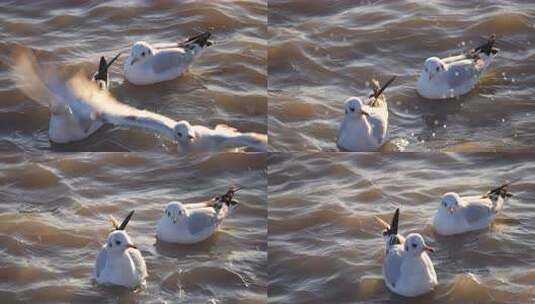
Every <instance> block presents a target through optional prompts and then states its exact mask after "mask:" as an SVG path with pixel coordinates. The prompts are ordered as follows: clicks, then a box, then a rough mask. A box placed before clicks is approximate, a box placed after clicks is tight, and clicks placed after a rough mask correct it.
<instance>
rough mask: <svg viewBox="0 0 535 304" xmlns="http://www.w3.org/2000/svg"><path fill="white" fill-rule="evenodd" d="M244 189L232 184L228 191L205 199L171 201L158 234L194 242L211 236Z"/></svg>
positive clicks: (170, 240)
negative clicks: (235, 197)
mask: <svg viewBox="0 0 535 304" xmlns="http://www.w3.org/2000/svg"><path fill="white" fill-rule="evenodd" d="M240 189H241V188H236V187H230V188H229V189H228V191H227V192H226V193H225V194H224V195H221V196H216V197H215V198H214V199H212V200H210V201H207V202H202V203H196V204H182V203H180V202H170V203H169V204H168V205H167V207H166V208H165V212H164V215H163V216H162V217H161V219H160V221H159V222H158V226H157V227H156V237H157V238H158V240H161V241H164V242H168V243H178V244H193V243H198V242H201V241H204V240H206V239H208V238H209V237H211V236H212V235H213V234H214V233H215V232H216V231H217V230H218V229H219V225H220V224H221V222H222V221H223V219H225V218H226V217H227V216H229V215H231V214H232V213H234V210H235V209H236V208H237V207H238V201H236V200H234V195H235V193H236V192H237V191H238V190H240Z"/></svg>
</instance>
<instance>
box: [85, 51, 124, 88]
mask: <svg viewBox="0 0 535 304" xmlns="http://www.w3.org/2000/svg"><path fill="white" fill-rule="evenodd" d="M120 55H121V53H119V54H117V55H115V57H113V58H112V60H110V62H109V63H107V62H106V58H104V56H102V57H100V64H99V66H98V70H97V71H96V72H95V73H94V74H93V77H91V80H93V81H94V82H96V83H97V85H98V86H99V87H100V89H102V90H107V89H109V88H110V81H109V78H110V77H109V74H108V69H109V68H110V67H111V65H112V64H113V63H114V62H115V60H117V58H119V56H120Z"/></svg>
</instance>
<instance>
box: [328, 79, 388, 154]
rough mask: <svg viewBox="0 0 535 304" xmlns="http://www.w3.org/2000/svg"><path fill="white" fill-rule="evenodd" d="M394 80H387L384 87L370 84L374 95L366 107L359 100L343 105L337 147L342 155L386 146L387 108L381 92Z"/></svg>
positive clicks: (375, 82) (374, 83) (351, 100)
mask: <svg viewBox="0 0 535 304" xmlns="http://www.w3.org/2000/svg"><path fill="white" fill-rule="evenodd" d="M394 79H396V76H394V77H392V78H390V80H388V81H387V82H386V84H385V85H384V86H383V87H380V86H379V82H378V81H377V80H372V84H373V92H372V94H370V96H369V97H368V100H367V102H366V104H364V103H363V102H362V100H361V99H360V98H359V97H350V98H348V99H347V100H346V101H345V105H344V107H345V117H344V120H343V121H342V124H341V125H340V128H339V129H338V135H337V140H336V145H337V146H338V149H340V150H342V151H351V152H373V151H377V150H378V149H379V148H380V147H381V146H382V145H383V143H384V142H385V139H386V131H387V129H388V105H387V103H386V98H385V96H384V95H383V92H384V90H385V89H386V88H387V87H388V86H389V85H390V84H391V83H392V81H394Z"/></svg>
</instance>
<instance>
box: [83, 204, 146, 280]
mask: <svg viewBox="0 0 535 304" xmlns="http://www.w3.org/2000/svg"><path fill="white" fill-rule="evenodd" d="M133 214H134V211H131V212H130V213H129V214H128V215H127V216H126V218H125V219H124V221H123V222H122V223H121V225H119V223H118V222H117V221H116V220H115V219H114V218H113V217H111V218H110V220H111V222H112V225H113V231H112V232H110V234H109V235H108V240H107V242H106V244H104V245H103V246H102V249H101V250H100V253H99V254H98V256H97V260H96V262H95V271H94V273H93V276H94V278H95V279H96V281H97V283H99V284H103V285H120V286H124V287H126V288H130V289H137V288H140V287H141V288H143V287H145V286H146V284H147V283H146V278H147V276H148V274H147V265H146V264H145V260H144V259H143V256H142V255H141V252H140V251H139V250H138V249H137V247H136V246H134V244H133V243H132V240H131V239H130V237H129V236H128V234H127V233H126V231H125V228H126V225H127V224H128V222H129V221H130V218H132V215H133Z"/></svg>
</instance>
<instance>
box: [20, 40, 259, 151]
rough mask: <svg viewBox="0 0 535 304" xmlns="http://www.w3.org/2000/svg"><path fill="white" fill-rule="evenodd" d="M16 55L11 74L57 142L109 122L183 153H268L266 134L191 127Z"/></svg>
mask: <svg viewBox="0 0 535 304" xmlns="http://www.w3.org/2000/svg"><path fill="white" fill-rule="evenodd" d="M16 56H17V57H16V58H15V60H14V61H15V63H14V65H13V66H12V76H13V78H14V80H15V82H16V84H17V86H18V87H19V88H20V89H21V90H22V92H23V93H24V94H26V95H27V96H28V97H30V98H31V99H33V100H34V101H36V102H38V103H39V104H41V105H43V106H46V107H48V108H49V110H50V123H49V127H48V133H49V138H50V140H51V141H53V142H56V143H69V142H73V141H79V140H83V139H85V138H87V137H88V136H90V135H91V134H93V133H94V132H96V131H97V130H98V129H99V128H100V127H101V126H102V125H103V124H104V123H110V124H114V125H123V126H132V127H140V128H145V129H149V130H153V131H156V132H158V133H160V134H162V135H164V136H166V137H167V138H169V139H171V140H174V141H175V142H177V143H178V147H179V148H183V150H194V151H220V150H226V149H232V148H242V147H251V148H252V149H256V150H258V151H266V150H267V136H266V135H264V134H257V133H240V132H238V131H236V129H233V128H231V127H228V126H224V125H220V126H217V127H216V128H215V129H209V128H206V127H203V126H192V125H190V124H189V123H188V122H187V121H178V122H177V121H175V120H173V119H171V118H168V117H166V116H163V115H160V114H156V113H153V112H150V111H147V110H139V109H136V108H133V107H131V106H128V105H126V104H123V103H121V102H119V101H117V100H116V99H115V98H114V97H113V96H112V95H111V94H110V93H109V92H108V91H107V90H101V89H100V88H99V87H98V86H97V85H96V83H95V82H92V81H90V80H89V79H87V78H86V77H85V76H83V75H82V74H81V73H78V74H76V75H75V76H74V77H72V78H71V79H70V80H69V81H68V82H67V83H65V82H64V81H62V80H60V79H59V77H58V72H57V71H56V70H55V69H54V68H53V67H48V68H46V67H43V66H41V65H39V63H38V62H37V60H36V59H35V56H33V54H32V53H31V52H30V51H27V50H23V51H21V52H17V55H16Z"/></svg>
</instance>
